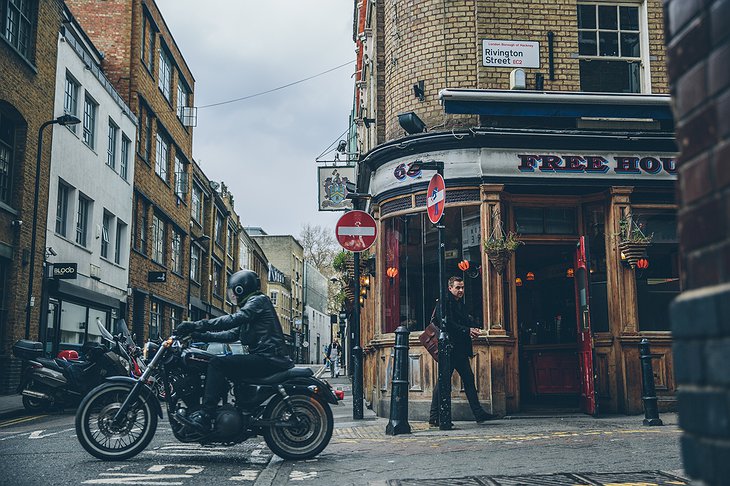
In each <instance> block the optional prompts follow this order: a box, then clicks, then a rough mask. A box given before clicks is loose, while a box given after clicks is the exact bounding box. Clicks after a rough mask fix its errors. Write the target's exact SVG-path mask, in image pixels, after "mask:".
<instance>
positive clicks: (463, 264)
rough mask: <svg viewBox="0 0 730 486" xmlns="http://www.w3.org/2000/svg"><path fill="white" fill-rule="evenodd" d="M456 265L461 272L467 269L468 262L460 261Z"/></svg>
mask: <svg viewBox="0 0 730 486" xmlns="http://www.w3.org/2000/svg"><path fill="white" fill-rule="evenodd" d="M457 266H458V267H459V270H461V271H462V272H466V271H467V270H469V262H468V261H467V260H462V261H460V262H459V264H458V265H457Z"/></svg>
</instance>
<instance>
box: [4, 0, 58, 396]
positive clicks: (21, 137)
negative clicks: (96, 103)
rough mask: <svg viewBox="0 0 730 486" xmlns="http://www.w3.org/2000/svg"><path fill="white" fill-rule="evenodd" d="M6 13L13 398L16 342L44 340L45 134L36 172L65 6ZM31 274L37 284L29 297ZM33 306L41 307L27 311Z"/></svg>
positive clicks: (12, 7)
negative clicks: (41, 324)
mask: <svg viewBox="0 0 730 486" xmlns="http://www.w3.org/2000/svg"><path fill="white" fill-rule="evenodd" d="M0 15H2V19H1V20H2V25H3V28H2V29H0V369H2V370H3V372H2V374H0V393H7V392H10V391H13V390H14V385H15V384H17V380H18V379H19V376H20V375H19V373H20V361H19V360H15V359H13V357H12V354H11V348H12V345H13V343H14V342H15V341H16V340H18V339H22V338H24V337H29V338H31V339H37V338H38V337H39V327H38V322H39V320H40V310H39V309H40V295H41V292H40V290H41V281H42V278H41V277H42V265H43V260H44V256H45V248H46V246H45V233H46V213H47V204H46V201H47V198H48V184H49V166H50V157H51V145H52V139H53V137H52V133H51V130H50V129H45V130H44V139H43V150H42V152H41V154H40V157H41V165H40V171H39V172H38V173H36V157H37V156H38V149H39V147H38V145H37V140H38V131H39V129H40V128H41V127H42V125H43V124H44V123H45V122H47V121H50V120H54V119H55V118H56V117H58V116H60V115H62V114H63V113H62V112H59V113H56V112H54V104H53V102H54V93H55V83H56V55H57V39H58V34H59V31H60V28H61V18H62V17H61V15H62V3H61V2H59V1H57V0H41V1H38V2H20V3H19V2H12V1H10V0H0ZM11 20H12V22H11ZM36 181H39V184H40V185H39V191H38V195H37V197H36V195H35V184H36ZM36 201H38V205H37V210H38V214H37V218H36V219H35V221H34V219H33V210H34V202H36ZM33 228H35V231H36V244H35V252H34V253H35V254H34V258H32V260H34V261H33V265H31V251H32V243H31V240H32V232H33ZM31 272H32V275H33V280H34V286H33V289H32V295H28V290H29V289H28V283H29V277H30V275H31ZM31 301H33V303H34V304H35V305H33V307H30V308H29V307H28V306H29V303H30V302H31ZM27 312H30V316H28V314H27Z"/></svg>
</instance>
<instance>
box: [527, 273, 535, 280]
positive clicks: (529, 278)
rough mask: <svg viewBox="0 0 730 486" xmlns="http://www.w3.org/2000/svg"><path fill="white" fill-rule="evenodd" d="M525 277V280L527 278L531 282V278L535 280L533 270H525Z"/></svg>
mask: <svg viewBox="0 0 730 486" xmlns="http://www.w3.org/2000/svg"><path fill="white" fill-rule="evenodd" d="M525 278H526V279H527V280H529V281H530V282H532V281H533V280H535V274H534V273H533V272H527V275H526V276H525Z"/></svg>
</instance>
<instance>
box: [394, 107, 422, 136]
mask: <svg viewBox="0 0 730 486" xmlns="http://www.w3.org/2000/svg"><path fill="white" fill-rule="evenodd" d="M398 124H399V125H400V126H401V128H402V129H403V130H405V131H406V133H407V134H408V135H414V134H416V133H421V132H425V131H426V124H425V123H423V120H421V119H420V118H418V115H416V114H415V113H413V112H412V111H409V112H407V113H400V114H399V115H398Z"/></svg>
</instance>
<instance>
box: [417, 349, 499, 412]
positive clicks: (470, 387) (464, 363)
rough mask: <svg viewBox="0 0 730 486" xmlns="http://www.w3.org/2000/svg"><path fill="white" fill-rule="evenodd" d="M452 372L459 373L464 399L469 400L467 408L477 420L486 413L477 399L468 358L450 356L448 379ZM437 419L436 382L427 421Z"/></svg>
mask: <svg viewBox="0 0 730 486" xmlns="http://www.w3.org/2000/svg"><path fill="white" fill-rule="evenodd" d="M454 370H456V372H457V373H459V376H460V377H461V381H462V383H464V393H465V394H466V399H467V400H469V408H471V411H472V413H473V414H474V418H479V417H481V416H482V415H484V414H485V413H486V412H485V411H484V409H483V408H482V406H481V404H480V403H479V398H478V397H477V388H476V386H475V385H474V372H472V370H471V366H470V365H469V358H467V357H466V355H465V354H456V353H452V354H451V372H450V373H449V377H451V375H453V374H454ZM438 418H439V389H438V381H437V382H436V386H435V388H434V390H433V396H432V397H431V412H430V413H429V420H438Z"/></svg>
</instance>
